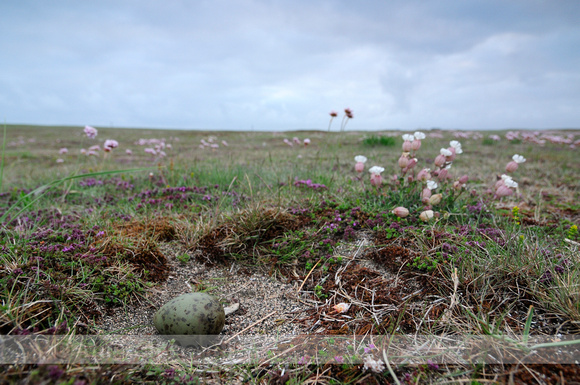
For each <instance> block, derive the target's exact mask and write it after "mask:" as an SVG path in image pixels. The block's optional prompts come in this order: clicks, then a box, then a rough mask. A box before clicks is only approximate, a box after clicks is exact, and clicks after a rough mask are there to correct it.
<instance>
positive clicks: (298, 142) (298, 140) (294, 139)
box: [292, 137, 300, 145]
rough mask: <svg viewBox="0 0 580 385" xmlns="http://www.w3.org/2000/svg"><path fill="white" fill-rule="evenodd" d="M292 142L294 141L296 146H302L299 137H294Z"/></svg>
mask: <svg viewBox="0 0 580 385" xmlns="http://www.w3.org/2000/svg"><path fill="white" fill-rule="evenodd" d="M292 141H294V144H298V145H300V139H298V138H297V137H293V138H292Z"/></svg>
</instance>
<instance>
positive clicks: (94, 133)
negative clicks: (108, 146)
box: [84, 126, 97, 139]
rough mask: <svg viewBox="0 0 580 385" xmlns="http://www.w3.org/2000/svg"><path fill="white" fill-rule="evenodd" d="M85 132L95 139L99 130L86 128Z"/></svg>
mask: <svg viewBox="0 0 580 385" xmlns="http://www.w3.org/2000/svg"><path fill="white" fill-rule="evenodd" d="M84 131H85V134H87V136H88V137H89V138H90V139H94V138H95V137H96V136H97V129H96V128H95V127H91V126H85V129H84Z"/></svg>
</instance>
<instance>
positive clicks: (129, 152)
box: [125, 149, 133, 155]
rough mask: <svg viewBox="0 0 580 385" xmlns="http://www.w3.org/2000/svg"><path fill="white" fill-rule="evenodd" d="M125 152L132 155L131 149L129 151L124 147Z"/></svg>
mask: <svg viewBox="0 0 580 385" xmlns="http://www.w3.org/2000/svg"><path fill="white" fill-rule="evenodd" d="M125 154H127V155H133V151H131V150H129V149H126V150H125Z"/></svg>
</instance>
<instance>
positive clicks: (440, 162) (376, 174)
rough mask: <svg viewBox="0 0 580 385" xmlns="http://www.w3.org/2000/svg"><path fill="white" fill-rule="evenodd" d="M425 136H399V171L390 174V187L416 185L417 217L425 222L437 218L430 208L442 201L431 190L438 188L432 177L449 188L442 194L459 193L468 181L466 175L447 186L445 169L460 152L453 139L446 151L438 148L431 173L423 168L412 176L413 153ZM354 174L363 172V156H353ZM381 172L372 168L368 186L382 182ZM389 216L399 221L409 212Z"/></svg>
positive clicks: (400, 209) (401, 210)
mask: <svg viewBox="0 0 580 385" xmlns="http://www.w3.org/2000/svg"><path fill="white" fill-rule="evenodd" d="M425 137H426V135H425V134H424V133H423V132H420V131H417V132H415V133H414V134H404V135H403V146H402V149H403V153H402V154H401V156H400V157H399V160H398V162H397V163H398V166H399V168H400V169H401V176H398V175H394V176H393V178H392V181H393V184H394V188H395V189H396V188H397V186H399V185H401V184H402V183H409V186H410V184H411V183H414V182H420V186H423V187H421V190H420V191H421V192H420V194H419V198H420V200H421V202H422V203H423V205H424V207H423V211H422V212H421V213H420V215H419V218H420V219H421V220H423V221H426V222H427V221H429V220H430V219H431V218H433V217H437V216H438V215H439V213H436V212H433V210H432V206H435V205H437V204H439V203H440V202H441V201H442V199H443V194H442V193H439V194H434V193H433V190H435V189H437V187H439V185H438V183H437V182H436V181H435V180H433V178H434V177H436V178H437V180H438V181H439V183H444V184H445V186H449V187H448V189H447V190H446V191H447V192H446V193H449V194H455V192H458V193H459V194H460V193H461V192H462V191H463V190H464V189H465V184H466V183H467V181H468V179H469V178H468V176H467V175H464V176H462V177H461V178H459V179H457V180H455V181H454V182H453V183H452V184H450V183H449V179H451V177H450V175H449V169H450V168H451V165H452V163H453V161H454V160H455V159H456V157H457V155H459V154H462V153H463V149H462V147H461V143H459V142H458V141H456V140H452V141H451V142H450V143H449V147H448V148H442V149H441V150H440V151H439V155H438V156H437V157H436V158H435V160H434V164H435V167H436V168H435V170H434V171H431V169H429V168H424V169H422V170H420V171H419V172H417V173H416V174H415V166H416V165H417V162H418V160H417V158H416V157H415V154H416V153H417V151H418V150H419V149H420V148H421V140H422V139H425ZM354 160H355V162H356V163H355V171H356V172H359V173H360V172H362V171H363V170H364V164H365V162H366V161H367V158H366V157H365V156H363V155H357V156H356V157H355V158H354ZM384 170H385V169H384V168H383V167H379V166H373V167H371V168H370V169H369V173H370V174H371V180H370V183H371V185H372V186H374V187H376V188H379V187H381V185H382V183H383V178H382V176H381V174H382V172H383V171H384ZM392 213H393V214H395V215H396V216H398V217H399V218H405V217H407V216H408V215H409V210H408V209H407V208H406V207H396V208H395V209H393V210H392Z"/></svg>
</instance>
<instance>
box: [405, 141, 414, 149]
mask: <svg viewBox="0 0 580 385" xmlns="http://www.w3.org/2000/svg"><path fill="white" fill-rule="evenodd" d="M411 150H413V145H412V144H411V142H410V141H408V140H405V141H404V142H403V152H411Z"/></svg>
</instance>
